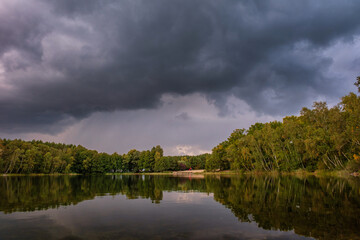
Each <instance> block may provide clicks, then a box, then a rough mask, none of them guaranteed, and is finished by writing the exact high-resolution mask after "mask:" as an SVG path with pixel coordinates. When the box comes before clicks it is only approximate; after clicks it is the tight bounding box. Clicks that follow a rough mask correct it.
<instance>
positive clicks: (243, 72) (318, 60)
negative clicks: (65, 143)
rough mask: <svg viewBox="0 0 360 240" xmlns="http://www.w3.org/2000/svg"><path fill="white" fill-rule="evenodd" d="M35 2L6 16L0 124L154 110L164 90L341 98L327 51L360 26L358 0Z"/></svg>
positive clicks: (261, 105) (253, 101) (259, 101)
mask: <svg viewBox="0 0 360 240" xmlns="http://www.w3.org/2000/svg"><path fill="white" fill-rule="evenodd" d="M29 2H30V3H29V4H31V6H32V7H31V8H26V6H24V5H21V4H17V3H16V2H15V3H12V2H11V1H10V0H8V1H5V3H7V4H5V5H4V6H5V7H4V8H3V10H2V11H3V12H4V13H1V14H0V67H1V65H2V66H3V68H4V69H5V72H4V73H2V75H0V111H1V113H2V114H1V115H0V129H1V131H40V132H54V133H55V132H57V131H61V130H62V127H64V126H66V125H68V124H71V123H73V122H74V121H76V120H77V119H83V118H85V117H87V116H89V115H90V114H92V113H94V112H99V111H100V112H101V111H114V110H130V109H144V108H145V109H146V108H156V107H158V106H159V104H160V103H161V102H160V97H161V96H162V95H163V94H166V93H170V94H171V93H172V94H180V95H186V94H191V93H194V92H199V93H202V94H205V95H206V96H207V97H208V99H209V100H210V101H213V102H214V104H215V105H216V106H218V107H219V108H220V109H221V108H223V107H224V102H226V96H228V95H230V94H233V95H234V96H236V97H238V98H239V99H242V100H245V101H246V102H247V104H249V105H250V106H251V107H252V108H253V109H254V110H255V111H257V112H259V113H267V114H269V113H270V114H279V113H281V114H284V113H291V112H296V111H298V108H299V107H300V106H301V105H303V104H306V103H307V102H308V101H311V100H312V99H314V97H316V96H318V95H322V96H336V97H337V96H339V95H340V94H343V93H339V92H338V90H337V89H338V88H337V84H340V83H339V82H336V80H334V79H333V78H331V77H329V76H327V75H326V74H325V73H326V71H327V70H328V69H329V68H330V67H331V63H332V61H331V59H329V58H326V57H324V56H323V55H322V54H321V53H322V51H323V49H325V48H328V47H331V46H332V44H334V43H335V42H336V41H351V40H352V38H353V37H354V36H356V35H359V33H360V31H359V27H360V15H359V14H358V13H359V12H360V3H359V2H358V1H356V0H353V1H351V0H349V1H335V0H333V1H317V2H314V1H310V0H309V1H285V0H284V1H260V0H259V1H256V0H254V1H245V0H244V1H233V0H227V1H222V2H219V1H216V0H197V1H194V0H181V1H180V0H172V1H165V0H154V1H145V0H143V1H142V0H122V1H95V0H92V1H55V0H53V1H40V0H39V1H36V0H32V1H30V0H29ZM4 9H5V10H4ZM19 13H21V16H22V17H21V18H17V17H12V16H16V14H19ZM3 86H5V87H3ZM221 112H222V113H223V114H225V113H226V109H225V108H224V109H222V111H221ZM55 126H56V127H55Z"/></svg>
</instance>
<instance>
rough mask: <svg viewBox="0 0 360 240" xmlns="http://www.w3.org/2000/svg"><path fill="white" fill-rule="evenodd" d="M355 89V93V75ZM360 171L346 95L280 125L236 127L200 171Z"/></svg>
mask: <svg viewBox="0 0 360 240" xmlns="http://www.w3.org/2000/svg"><path fill="white" fill-rule="evenodd" d="M355 85H356V86H358V87H359V92H360V77H358V78H357V82H356V83H355ZM346 168H347V169H349V170H352V171H358V170H359V169H360V97H359V96H358V95H356V94H355V93H350V94H349V95H347V96H344V97H343V98H342V99H341V102H340V103H339V104H338V105H336V106H334V107H332V108H328V107H327V104H326V103H325V102H315V103H314V105H313V108H312V109H308V108H303V109H302V110H301V113H300V115H299V116H290V117H285V118H284V119H283V121H282V122H278V121H274V122H269V123H265V124H263V123H256V124H254V125H252V126H251V127H250V128H249V129H247V130H245V129H237V130H235V131H234V132H233V133H232V134H231V135H230V137H229V138H228V139H227V140H226V141H224V142H222V143H221V144H219V145H218V146H216V147H215V148H213V150H212V155H211V157H210V158H208V159H207V161H206V169H207V170H214V169H221V170H226V169H234V170H261V171H273V170H278V171H291V170H297V169H305V170H309V171H314V170H318V169H331V170H333V169H346Z"/></svg>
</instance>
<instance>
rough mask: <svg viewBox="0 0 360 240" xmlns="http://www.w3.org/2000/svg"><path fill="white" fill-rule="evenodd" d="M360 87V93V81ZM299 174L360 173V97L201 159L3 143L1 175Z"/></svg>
mask: <svg viewBox="0 0 360 240" xmlns="http://www.w3.org/2000/svg"><path fill="white" fill-rule="evenodd" d="M355 85H356V86H357V87H358V92H359V93H360V77H358V78H357V81H356V83H355ZM189 168H192V169H204V168H205V169H206V170H207V171H214V170H219V169H220V170H229V169H231V170H240V171H254V170H256V171H295V170H299V169H301V170H306V171H315V170H344V169H346V170H349V171H353V172H354V171H359V169H360V97H359V96H358V95H357V94H355V93H349V94H348V95H346V96H344V97H342V98H341V101H340V103H339V104H337V105H335V106H333V107H331V108H329V107H328V106H327V104H326V103H325V102H315V103H314V104H313V108H312V109H309V108H303V109H302V110H301V112H300V114H299V115H298V116H288V117H285V118H283V120H282V122H280V121H274V122H269V123H255V124H254V125H252V126H250V127H249V128H248V129H247V130H246V129H236V130H235V131H234V132H233V133H232V134H231V135H230V137H229V138H228V139H227V140H226V141H224V142H222V143H220V144H219V145H218V146H216V147H214V148H213V149H212V153H211V154H202V155H199V156H164V155H163V149H162V148H161V147H160V146H159V145H158V146H156V147H153V148H152V149H151V150H146V151H138V150H136V149H132V150H130V151H129V152H128V153H126V154H118V153H113V154H111V155H110V154H107V153H99V152H97V151H95V150H89V149H86V148H85V147H83V146H81V145H78V146H75V145H67V144H60V143H50V142H42V141H36V140H33V141H23V140H19V139H15V140H9V139H0V173H3V174H27V173H45V174H47V173H80V174H96V173H99V174H102V173H116V172H121V173H123V172H163V171H176V170H186V169H189Z"/></svg>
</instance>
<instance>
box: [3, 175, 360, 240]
mask: <svg viewBox="0 0 360 240" xmlns="http://www.w3.org/2000/svg"><path fill="white" fill-rule="evenodd" d="M0 239H1V240H7V239H27V240H31V239H46V240H48V239H63V240H65V239H67V240H71V239H74V240H77V239H360V180H359V179H358V178H354V177H352V178H348V179H342V178H326V177H323V178H317V177H314V176H311V177H293V176H282V177H271V176H208V175H205V176H201V175H195V176H193V177H173V176H156V175H114V176H110V175H107V176H7V177H0Z"/></svg>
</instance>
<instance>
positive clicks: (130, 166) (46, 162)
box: [0, 139, 206, 174]
mask: <svg viewBox="0 0 360 240" xmlns="http://www.w3.org/2000/svg"><path fill="white" fill-rule="evenodd" d="M205 158H206V155H200V156H174V157H172V156H163V149H162V148H161V147H160V146H156V147H153V148H152V149H151V150H147V151H138V150H135V149H133V150H130V151H129V152H128V153H127V154H122V155H120V154H118V153H113V154H111V155H110V154H107V153H98V152H97V151H95V150H89V149H86V148H85V147H83V146H80V145H79V146H75V145H67V144H58V143H49V142H42V141H35V140H33V141H31V142H28V141H22V140H19V139H15V140H8V139H0V173H4V174H14V173H15V174H22V173H82V174H92V173H115V172H160V171H168V170H169V171H170V170H185V169H189V168H193V169H200V168H204V167H205V161H206V160H205Z"/></svg>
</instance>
